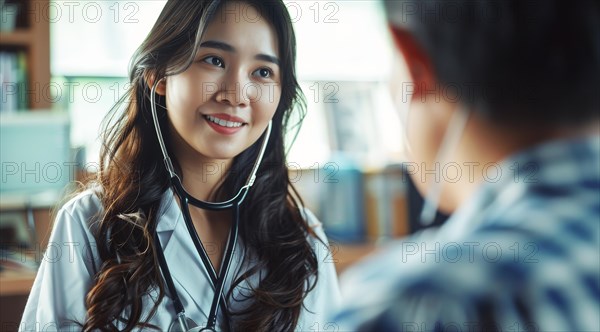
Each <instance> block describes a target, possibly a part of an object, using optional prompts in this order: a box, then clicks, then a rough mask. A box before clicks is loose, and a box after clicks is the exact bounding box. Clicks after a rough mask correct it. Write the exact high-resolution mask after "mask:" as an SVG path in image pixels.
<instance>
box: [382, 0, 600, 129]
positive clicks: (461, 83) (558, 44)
mask: <svg viewBox="0 0 600 332" xmlns="http://www.w3.org/2000/svg"><path fill="white" fill-rule="evenodd" d="M385 6H386V10H387V14H388V18H389V23H390V25H392V26H393V27H394V28H398V29H401V30H405V31H407V32H408V33H409V34H411V35H412V37H413V39H414V40H415V41H416V42H417V43H418V44H419V46H420V47H421V48H422V49H423V50H424V52H425V53H426V54H427V56H428V57H429V59H430V62H431V66H432V70H433V72H434V75H435V76H436V77H435V79H436V81H437V82H438V83H440V84H444V85H447V86H449V87H451V88H452V89H453V90H452V91H453V93H454V94H459V97H460V101H461V102H463V103H465V104H466V105H468V106H470V107H471V108H472V109H473V110H475V111H476V112H480V114H482V115H484V116H485V117H487V118H489V119H490V120H492V121H498V122H504V123H507V124H515V123H519V124H521V125H523V124H525V125H549V126H554V125H566V124H580V123H584V122H586V121H588V120H590V119H591V118H595V117H597V116H598V110H599V109H600V102H599V100H600V93H599V90H600V89H599V88H600V1H596V0H581V1H562V0H540V1H520V0H499V1H481V0H479V1H473V0H450V1H445V0H423V1H415V0H410V1H387V2H386V4H385ZM457 89H458V90H457Z"/></svg>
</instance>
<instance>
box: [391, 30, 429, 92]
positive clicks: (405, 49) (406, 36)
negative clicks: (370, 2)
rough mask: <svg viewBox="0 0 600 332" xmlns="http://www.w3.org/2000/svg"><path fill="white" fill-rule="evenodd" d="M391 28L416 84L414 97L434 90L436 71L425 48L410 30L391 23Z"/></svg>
mask: <svg viewBox="0 0 600 332" xmlns="http://www.w3.org/2000/svg"><path fill="white" fill-rule="evenodd" d="M389 29H390V32H391V35H392V37H393V39H394V43H395V45H396V47H397V48H398V50H399V51H400V54H402V56H403V57H404V61H406V66H407V67H408V70H409V72H410V76H411V78H412V81H413V82H414V84H415V92H414V94H413V98H414V97H417V96H420V95H421V94H422V93H423V92H424V91H431V90H433V89H434V88H435V82H436V79H435V73H434V70H433V67H432V65H431V61H430V59H429V56H428V55H427V53H426V52H425V50H424V49H423V48H422V47H421V46H420V45H419V43H418V42H417V41H416V40H415V39H414V37H413V36H412V34H411V33H410V32H409V31H407V30H405V29H402V28H399V27H396V26H393V25H389Z"/></svg>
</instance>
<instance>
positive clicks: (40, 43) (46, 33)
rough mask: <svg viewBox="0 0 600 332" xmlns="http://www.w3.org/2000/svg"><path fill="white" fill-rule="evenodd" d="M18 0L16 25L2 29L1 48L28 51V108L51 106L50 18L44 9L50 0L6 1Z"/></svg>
mask: <svg viewBox="0 0 600 332" xmlns="http://www.w3.org/2000/svg"><path fill="white" fill-rule="evenodd" d="M7 2H12V3H18V4H19V6H20V7H19V9H18V14H17V20H16V27H15V30H13V31H2V32H0V47H1V50H2V52H8V53H13V52H14V53H20V52H23V53H24V54H25V63H26V80H25V82H26V86H27V90H28V91H27V107H26V109H27V110H41V109H49V108H50V106H51V102H50V98H49V96H46V95H45V92H46V91H45V90H47V89H48V85H49V83H50V22H49V20H48V18H47V17H46V16H45V15H42V13H43V12H44V11H45V10H48V8H49V0H21V1H7Z"/></svg>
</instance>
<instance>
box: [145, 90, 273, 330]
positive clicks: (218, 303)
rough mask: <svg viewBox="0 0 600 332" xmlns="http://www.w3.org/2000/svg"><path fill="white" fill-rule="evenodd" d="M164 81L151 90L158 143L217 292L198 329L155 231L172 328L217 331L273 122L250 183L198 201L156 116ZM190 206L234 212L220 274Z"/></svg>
mask: <svg viewBox="0 0 600 332" xmlns="http://www.w3.org/2000/svg"><path fill="white" fill-rule="evenodd" d="M163 79H164V78H161V79H160V80H158V81H156V83H154V85H153V86H152V89H151V93H150V98H151V102H150V107H151V110H152V119H153V121H154V128H155V129H156V136H157V138H158V142H159V144H160V149H161V151H162V154H163V158H164V163H165V167H166V168H167V171H168V172H169V177H170V180H171V185H172V187H173V188H174V192H175V194H176V195H177V196H178V197H179V201H180V204H181V211H182V214H183V219H184V220H185V225H186V227H187V230H188V232H189V234H190V237H191V238H192V241H193V243H194V246H195V247H196V250H197V251H198V253H199V255H200V259H201V260H202V264H203V265H204V268H205V269H206V271H207V273H208V275H209V277H210V281H211V284H212V286H213V290H214V292H215V293H214V296H213V300H212V303H211V306H210V312H209V315H208V321H207V323H206V326H204V327H202V326H195V325H196V324H195V322H193V321H192V320H191V319H189V318H186V316H185V309H184V308H183V305H182V303H181V300H180V299H179V295H178V294H177V290H176V289H175V284H174V283H173V278H172V277H171V272H170V270H169V266H168V264H167V261H166V259H165V254H164V252H163V248H162V245H161V243H160V239H159V238H158V234H157V233H156V232H155V234H154V241H155V246H156V249H157V250H156V251H157V253H158V255H157V256H158V262H159V265H160V269H161V271H162V275H163V278H164V279H165V283H166V285H167V288H168V289H169V292H170V293H171V296H172V297H173V306H174V308H175V314H176V319H174V320H173V322H172V323H171V325H170V326H169V331H189V332H192V331H216V329H215V326H216V324H217V315H218V308H219V307H222V309H223V312H224V314H225V315H226V314H227V303H226V301H225V297H224V295H223V287H224V283H225V278H226V276H227V272H228V270H229V267H230V265H231V259H232V257H233V250H234V248H235V245H236V242H237V235H238V224H239V217H240V205H241V204H242V202H243V201H244V198H246V194H247V193H248V190H249V189H250V187H252V185H253V184H254V181H255V180H256V172H257V170H258V167H259V166H260V162H261V160H262V158H263V156H264V154H265V151H266V149H267V143H268V142H269V136H270V135H271V121H269V125H268V126H267V129H266V130H265V134H264V138H263V142H262V146H261V148H260V151H259V153H258V157H257V158H256V161H255V162H254V166H253V167H252V171H251V172H250V175H249V176H248V179H247V180H246V183H245V184H244V185H243V186H242V187H241V188H240V190H239V191H238V193H237V194H236V195H235V196H234V197H233V198H231V199H230V200H227V201H223V202H206V201H202V200H199V199H196V198H194V197H193V196H192V195H190V194H189V193H188V192H187V191H186V190H185V189H184V188H183V185H182V184H181V179H180V178H179V176H178V175H177V174H176V173H175V170H174V167H173V164H172V162H171V158H169V155H168V154H167V149H166V147H165V142H164V140H163V136H162V132H161V130H160V124H159V123H158V116H157V115H156V100H155V94H156V87H157V86H158V84H159V83H160V81H162V80H163ZM190 204H191V205H193V206H196V207H199V208H201V209H205V210H212V211H220V210H225V209H232V210H233V223H232V225H231V230H230V231H229V238H228V240H227V246H226V250H225V253H224V256H223V259H222V261H221V270H220V271H219V274H217V273H216V271H215V269H214V267H213V266H212V264H211V262H210V258H209V257H208V254H207V252H206V249H205V248H204V246H203V245H202V242H201V241H200V237H199V236H198V233H197V232H196V230H195V228H194V225H193V223H192V217H191V215H190V209H189V205H190Z"/></svg>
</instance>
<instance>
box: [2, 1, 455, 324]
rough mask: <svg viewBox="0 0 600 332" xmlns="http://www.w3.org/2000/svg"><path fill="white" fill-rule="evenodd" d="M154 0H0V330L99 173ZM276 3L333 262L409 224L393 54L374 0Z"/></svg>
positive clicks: (300, 173) (304, 163)
mask: <svg viewBox="0 0 600 332" xmlns="http://www.w3.org/2000/svg"><path fill="white" fill-rule="evenodd" d="M164 3H165V2H164V1H161V0H152V1H130V0H127V1H125V0H124V1H119V0H111V1H54V0H43V1H42V0H22V1H9V0H0V7H1V10H2V11H1V18H0V21H1V26H0V27H1V32H0V46H1V51H0V83H1V84H2V89H1V104H0V134H1V135H0V140H1V142H0V143H1V150H0V158H1V159H0V161H1V166H2V175H1V176H2V179H1V182H0V186H1V187H0V195H1V196H0V236H1V240H0V249H1V250H2V256H1V258H0V267H1V270H0V296H1V297H0V305H1V308H0V312H1V314H0V315H1V317H0V318H1V319H2V324H3V326H9V325H10V324H9V322H15V321H17V322H18V321H19V320H18V319H17V318H16V317H20V315H21V311H22V308H23V306H24V303H25V300H26V297H27V294H28V291H29V289H30V288H31V284H32V282H33V278H34V276H35V270H36V268H37V266H38V265H39V263H40V262H41V260H42V259H48V258H47V257H45V256H44V250H45V248H46V247H47V245H48V243H47V238H48V235H49V230H50V229H51V223H52V211H53V209H55V208H56V207H57V206H59V205H60V202H61V199H62V197H64V195H65V194H68V193H69V192H70V191H72V190H73V189H74V188H76V185H75V184H76V181H81V180H84V179H86V178H88V177H90V176H93V173H94V172H95V171H96V170H97V169H98V167H97V165H98V153H99V146H100V141H99V134H100V132H99V128H100V123H101V121H102V119H103V117H104V116H105V115H106V113H107V112H108V111H109V110H110V109H111V107H112V106H113V105H114V104H115V103H116V102H117V100H118V99H119V97H120V96H121V95H122V94H123V93H124V92H125V91H126V88H127V84H128V82H127V74H128V63H129V59H130V58H131V56H132V54H133V52H134V51H135V49H136V48H137V46H138V45H139V44H140V43H141V42H142V40H143V39H144V38H145V36H146V35H147V34H148V32H149V31H150V28H151V27H152V25H153V23H154V21H155V20H156V18H157V17H158V15H159V13H160V11H161V9H162V7H163V6H164ZM287 5H288V9H289V11H290V15H291V17H292V19H293V22H294V26H295V29H296V35H297V45H298V60H297V73H298V76H299V80H300V82H301V86H302V88H303V91H304V94H305V96H306V101H307V116H306V118H305V119H304V122H303V124H302V127H301V129H300V132H299V133H298V136H297V138H296V139H295V141H294V144H293V145H291V146H290V147H289V155H288V162H289V165H288V166H289V168H290V177H291V179H292V182H293V183H294V185H295V186H296V187H297V188H298V189H299V191H300V193H301V194H302V198H303V199H304V201H305V203H306V205H307V206H308V207H309V208H310V209H311V210H312V211H313V212H314V213H315V214H316V215H317V216H318V217H319V218H320V220H321V221H322V222H323V224H324V227H325V229H326V232H327V234H328V236H329V237H330V240H331V242H332V252H333V257H331V258H330V259H331V260H332V261H333V262H335V263H336V264H337V268H338V272H341V271H343V270H344V269H345V268H346V267H347V266H348V265H351V264H352V263H354V262H355V261H356V260H357V259H359V258H360V257H362V256H364V255H366V254H368V253H369V252H371V251H372V250H374V248H376V247H377V246H379V245H381V244H384V243H385V242H386V241H388V240H389V239H392V238H395V237H399V236H403V235H406V234H409V233H411V232H414V231H415V230H416V229H418V226H417V223H416V215H417V214H418V212H419V211H420V205H421V204H422V201H421V198H420V197H419V196H418V194H417V193H416V192H415V190H414V187H413V185H412V183H411V182H410V179H409V178H408V176H407V174H406V172H405V169H404V167H403V164H402V162H403V160H404V159H403V142H402V137H403V135H402V133H401V126H400V120H399V118H398V115H397V112H396V110H395V109H394V108H393V106H392V101H391V99H390V96H389V91H388V83H387V82H388V79H389V75H390V73H391V72H392V71H393V70H395V71H394V72H395V73H397V74H400V75H405V73H406V71H405V70H404V68H403V63H402V62H401V61H395V60H394V59H395V55H394V54H393V52H394V51H393V49H392V47H391V46H392V43H391V40H390V37H389V35H388V31H387V28H386V24H385V17H384V13H383V10H382V7H381V4H380V3H379V2H378V1H370V0H367V1H287ZM406 80H407V81H408V77H406ZM290 138H292V135H290ZM289 141H292V140H291V139H290V140H289ZM443 220H444V216H438V220H437V223H439V222H442V221H443ZM68 249H69V248H68V247H64V248H62V252H63V254H65V255H66V254H68ZM59 252H60V251H59ZM5 323H6V324H9V325H6V324H5ZM12 324H13V325H14V323H12ZM10 326H12V325H10ZM10 326H9V327H8V330H11V327H10ZM3 331H4V330H3Z"/></svg>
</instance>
